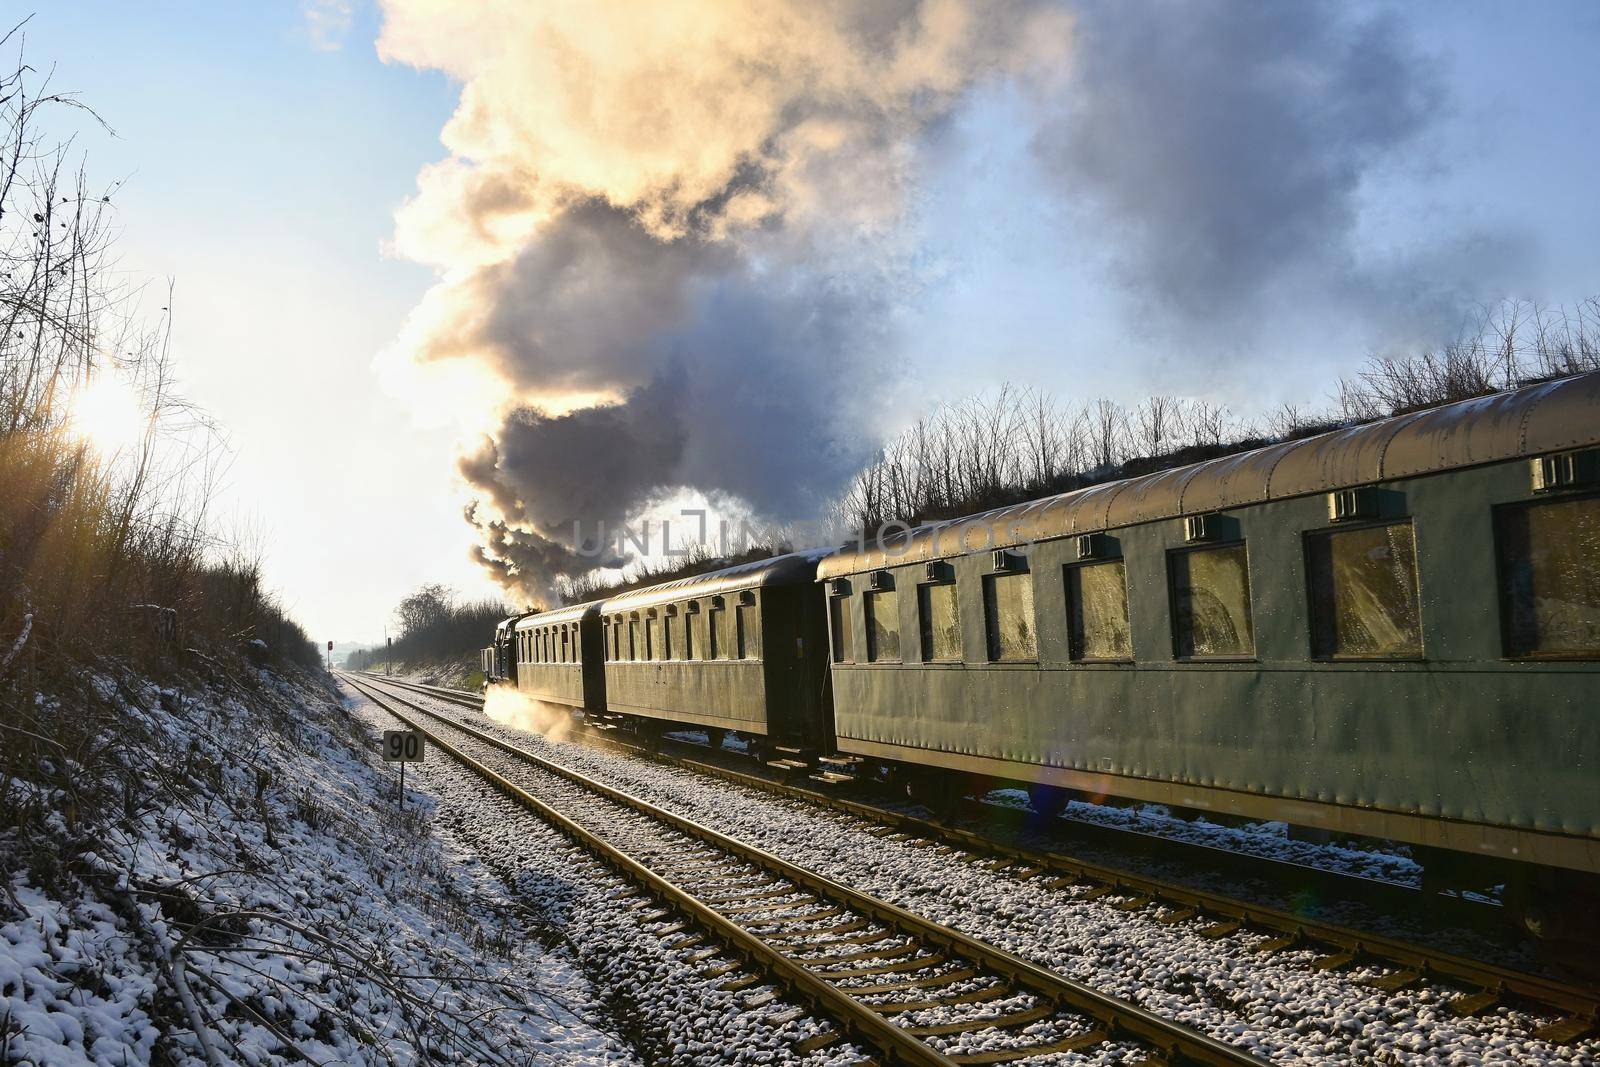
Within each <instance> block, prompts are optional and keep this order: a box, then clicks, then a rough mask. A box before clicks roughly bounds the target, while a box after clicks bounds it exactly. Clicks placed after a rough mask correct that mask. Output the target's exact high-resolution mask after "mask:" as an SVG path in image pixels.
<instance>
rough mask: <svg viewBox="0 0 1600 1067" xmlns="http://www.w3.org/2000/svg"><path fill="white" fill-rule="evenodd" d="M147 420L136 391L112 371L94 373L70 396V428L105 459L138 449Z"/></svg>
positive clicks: (146, 414) (148, 422) (147, 424)
mask: <svg viewBox="0 0 1600 1067" xmlns="http://www.w3.org/2000/svg"><path fill="white" fill-rule="evenodd" d="M149 424H150V419H149V415H148V413H147V412H146V411H145V410H144V405H143V403H142V402H141V400H140V397H139V394H138V392H137V391H136V390H135V389H134V388H133V387H132V385H130V384H129V383H128V382H126V381H124V380H123V379H122V378H120V377H118V376H117V375H114V374H102V375H99V376H97V377H96V378H95V379H94V380H93V381H91V382H89V384H88V385H86V386H84V387H83V388H82V389H80V390H79V391H78V394H77V395H76V396H75V397H74V398H73V400H72V416H71V426H72V432H73V433H74V434H76V435H77V436H79V437H81V438H83V439H84V440H86V441H88V442H89V443H90V444H92V445H93V446H94V447H95V450H96V451H98V452H99V453H100V454H101V455H102V456H104V457H105V458H106V459H113V458H115V457H117V456H119V455H121V454H122V453H124V452H132V451H134V450H135V449H137V448H138V447H139V444H140V442H141V441H143V440H144V435H145V431H146V429H147V428H148V427H149Z"/></svg>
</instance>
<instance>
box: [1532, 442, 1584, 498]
mask: <svg viewBox="0 0 1600 1067" xmlns="http://www.w3.org/2000/svg"><path fill="white" fill-rule="evenodd" d="M1530 465H1531V466H1532V468H1533V491H1534V492H1535V493H1549V492H1554V491H1556V490H1560V489H1578V488H1581V487H1583V486H1586V485H1593V484H1595V483H1596V482H1600V448H1585V449H1582V450H1580V451H1577V452H1552V453H1550V454H1549V455H1548V456H1538V457H1536V458H1535V459H1533V460H1532V462H1531V464H1530Z"/></svg>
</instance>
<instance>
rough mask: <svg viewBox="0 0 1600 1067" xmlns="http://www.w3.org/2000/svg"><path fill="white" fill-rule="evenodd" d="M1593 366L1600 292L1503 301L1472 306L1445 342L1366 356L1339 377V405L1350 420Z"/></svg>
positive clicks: (1598, 362) (1599, 344)
mask: <svg viewBox="0 0 1600 1067" xmlns="http://www.w3.org/2000/svg"><path fill="white" fill-rule="evenodd" d="M1592 370H1600V297H1590V298H1589V299H1587V300H1585V301H1583V302H1582V303H1580V304H1578V305H1577V306H1576V307H1575V308H1573V309H1571V310H1568V309H1566V308H1550V307H1546V306H1544V305H1541V304H1535V303H1532V302H1530V301H1526V300H1504V301H1501V302H1500V303H1499V304H1496V305H1493V306H1484V307H1481V308H1479V309H1478V312H1477V314H1476V315H1475V316H1474V317H1473V318H1472V320H1471V321H1470V322H1468V323H1467V325H1466V326H1465V327H1464V328H1463V329H1462V331H1461V334H1460V336H1458V337H1457V338H1456V339H1455V340H1454V341H1451V342H1450V343H1449V344H1445V345H1441V346H1439V347H1438V348H1429V349H1424V350H1422V351H1420V352H1415V353H1412V354H1409V355H1407V354H1375V355H1373V356H1370V357H1369V358H1368V359H1367V362H1366V365H1365V366H1364V367H1363V368H1362V369H1361V370H1360V371H1359V372H1357V373H1356V375H1355V376H1354V377H1353V378H1347V379H1344V380H1342V381H1341V382H1340V383H1339V389H1338V402H1339V410H1340V414H1341V415H1342V416H1343V417H1344V418H1346V419H1350V420H1363V419H1372V418H1378V417H1380V416H1384V415H1398V414H1401V413H1403V412H1407V411H1416V410H1419V409H1421V408H1426V407H1432V406H1434V405H1437V404H1448V403H1452V402H1454V401H1457V400H1468V399H1471V398H1472V397H1476V396H1486V395H1488V394H1489V393H1492V392H1495V391H1497V390H1500V389H1509V388H1512V387H1514V386H1516V385H1519V384H1522V383H1523V382H1526V381H1531V380H1539V379H1544V378H1553V377H1560V376H1563V375H1568V374H1579V373H1582V372H1584V371H1592Z"/></svg>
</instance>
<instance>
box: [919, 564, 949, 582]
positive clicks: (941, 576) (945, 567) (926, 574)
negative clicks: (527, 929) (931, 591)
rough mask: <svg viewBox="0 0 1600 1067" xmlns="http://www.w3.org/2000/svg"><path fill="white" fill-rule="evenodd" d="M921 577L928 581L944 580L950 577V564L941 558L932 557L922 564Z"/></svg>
mask: <svg viewBox="0 0 1600 1067" xmlns="http://www.w3.org/2000/svg"><path fill="white" fill-rule="evenodd" d="M922 578H923V580H924V581H928V582H944V581H948V580H949V578H950V565H949V564H948V563H946V562H945V561H944V560H942V559H932V560H929V561H928V562H927V563H926V564H924V567H923V571H922Z"/></svg>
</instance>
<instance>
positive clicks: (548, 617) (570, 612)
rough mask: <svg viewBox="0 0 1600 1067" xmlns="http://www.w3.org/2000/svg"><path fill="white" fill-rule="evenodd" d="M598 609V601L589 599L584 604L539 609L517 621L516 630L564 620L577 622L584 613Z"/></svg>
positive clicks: (558, 623)
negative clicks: (546, 609)
mask: <svg viewBox="0 0 1600 1067" xmlns="http://www.w3.org/2000/svg"><path fill="white" fill-rule="evenodd" d="M599 610H600V601H598V600H590V601H588V602H587V603H584V604H568V605H567V606H566V607H564V608H551V609H550V610H549V611H539V612H535V613H534V614H532V615H524V616H523V617H522V618H521V619H520V620H518V622H517V626H516V628H517V629H518V630H532V629H536V628H538V627H540V626H557V625H560V624H561V623H564V622H577V621H578V620H579V619H582V618H583V617H584V616H585V615H593V614H594V613H596V612H598V611H599Z"/></svg>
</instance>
